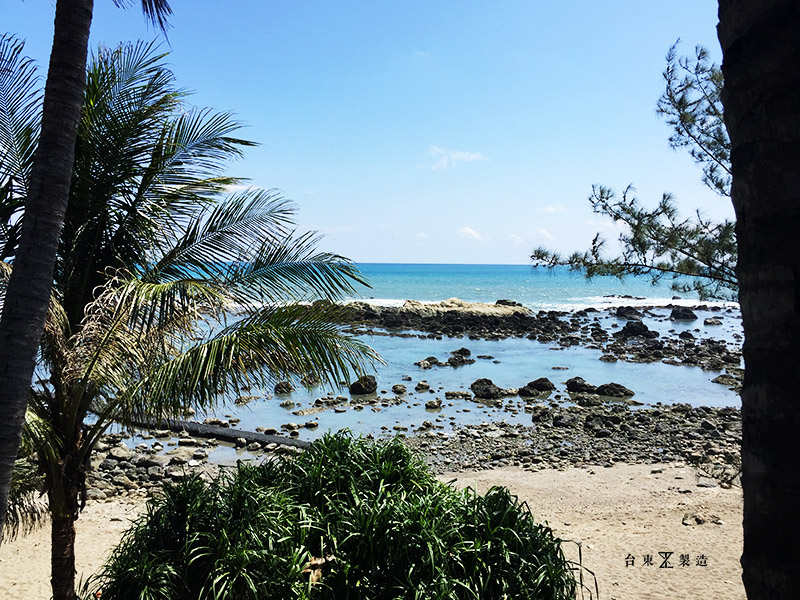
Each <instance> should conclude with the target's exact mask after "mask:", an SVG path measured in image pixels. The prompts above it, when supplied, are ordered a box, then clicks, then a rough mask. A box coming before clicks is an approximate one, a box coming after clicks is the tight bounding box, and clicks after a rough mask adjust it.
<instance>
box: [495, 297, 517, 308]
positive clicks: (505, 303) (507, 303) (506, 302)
mask: <svg viewBox="0 0 800 600" xmlns="http://www.w3.org/2000/svg"><path fill="white" fill-rule="evenodd" d="M495 304H496V305H497V306H522V304H520V303H519V302H514V301H513V300H506V299H505V298H503V299H500V300H498V301H497V302H495Z"/></svg>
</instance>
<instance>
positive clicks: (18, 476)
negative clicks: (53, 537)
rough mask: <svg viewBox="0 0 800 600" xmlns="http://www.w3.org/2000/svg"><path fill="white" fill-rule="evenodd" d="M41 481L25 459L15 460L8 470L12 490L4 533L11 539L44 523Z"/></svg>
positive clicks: (35, 469) (45, 514)
mask: <svg viewBox="0 0 800 600" xmlns="http://www.w3.org/2000/svg"><path fill="white" fill-rule="evenodd" d="M43 486H44V478H43V476H42V475H41V474H40V473H39V472H38V470H37V468H36V465H34V464H33V463H32V462H30V460H28V459H24V458H21V459H17V460H16V461H15V462H14V467H13V470H12V471H11V487H10V489H9V493H8V508H7V512H6V521H5V526H4V534H5V537H6V539H10V540H13V539H15V538H17V537H18V536H20V535H25V534H26V533H28V532H30V531H32V530H34V529H37V528H38V527H41V526H43V525H44V524H45V523H46V522H47V517H48V505H47V501H46V500H43V499H42V496H41V494H42V489H43Z"/></svg>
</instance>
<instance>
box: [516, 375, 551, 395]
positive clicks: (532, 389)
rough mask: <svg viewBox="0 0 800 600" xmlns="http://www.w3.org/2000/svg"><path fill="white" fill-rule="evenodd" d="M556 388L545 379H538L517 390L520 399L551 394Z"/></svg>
mask: <svg viewBox="0 0 800 600" xmlns="http://www.w3.org/2000/svg"><path fill="white" fill-rule="evenodd" d="M554 389H556V386H555V385H554V384H553V382H552V381H550V380H549V379H548V378H547V377H539V379H535V380H533V381H530V382H528V383H527V384H525V385H524V386H522V387H521V388H519V395H520V396H522V397H531V396H538V395H539V394H540V393H542V392H552V391H553V390H554Z"/></svg>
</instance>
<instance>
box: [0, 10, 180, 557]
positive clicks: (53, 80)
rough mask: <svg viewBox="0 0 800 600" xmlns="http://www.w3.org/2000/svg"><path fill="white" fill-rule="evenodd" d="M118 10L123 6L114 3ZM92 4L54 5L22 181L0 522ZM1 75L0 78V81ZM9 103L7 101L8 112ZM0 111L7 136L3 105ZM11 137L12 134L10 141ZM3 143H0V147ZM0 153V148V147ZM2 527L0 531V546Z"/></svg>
mask: <svg viewBox="0 0 800 600" xmlns="http://www.w3.org/2000/svg"><path fill="white" fill-rule="evenodd" d="M114 3H115V4H117V5H118V6H124V5H126V4H129V3H130V0H114ZM93 8H94V0H57V2H56V14H55V24H54V34H53V48H52V51H51V54H50V65H49V68H48V75H47V85H46V90H45V94H44V108H43V115H42V119H41V131H40V133H39V136H38V139H39V143H38V145H37V147H36V157H35V160H34V161H33V162H32V169H31V172H30V173H29V179H28V188H27V190H28V198H27V201H26V205H25V220H24V222H25V224H24V227H22V230H21V236H20V240H19V248H20V252H19V257H18V259H17V261H16V265H15V266H16V268H15V269H14V274H13V276H12V278H11V281H10V282H9V285H8V289H7V290H6V295H5V302H4V304H3V311H2V315H0V524H1V523H3V522H4V520H5V512H6V505H7V501H8V490H9V485H10V482H11V473H12V469H13V466H14V461H15V459H16V456H17V451H18V449H19V444H20V438H21V435H22V423H23V418H24V415H25V406H26V404H27V401H28V388H29V386H30V381H31V377H32V375H33V371H34V368H35V364H36V351H37V348H38V346H39V340H40V339H41V336H42V329H43V327H44V320H45V315H46V314H47V310H48V304H49V301H50V290H51V288H52V286H53V265H54V263H55V257H56V251H57V249H58V244H59V234H60V232H61V227H62V225H63V221H64V215H65V213H66V209H67V199H68V196H69V187H70V178H71V176H72V163H73V156H74V155H73V151H74V148H75V137H76V132H77V128H78V121H79V119H80V111H81V105H82V102H83V91H84V89H83V88H84V82H85V79H84V78H85V76H86V57H87V54H88V46H89V29H90V26H91V22H92V10H93ZM142 10H143V11H144V13H145V15H146V16H147V18H148V19H149V20H150V21H152V22H153V23H154V24H156V25H157V26H159V27H160V28H161V29H162V30H164V29H165V28H166V18H167V17H168V16H169V15H170V14H171V12H172V11H171V9H170V6H169V2H168V0H142ZM7 77H9V74H8V73H4V72H0V79H5V78H7ZM13 105H14V103H13V102H12V103H11V106H12V107H13ZM3 108H4V110H3V111H0V115H2V117H0V121H2V125H0V129H2V130H3V131H2V135H3V136H5V135H8V134H9V130H8V129H7V128H6V126H8V125H9V123H8V120H7V119H6V117H10V116H12V115H13V113H12V112H10V111H8V108H9V107H8V106H4V107H3ZM16 133H17V132H16V131H12V132H11V135H15V134H16ZM7 141H8V139H6V138H5V137H3V138H0V147H2V145H3V144H5V143H7ZM0 151H2V149H0ZM2 541H3V529H2V527H0V544H1V543H2Z"/></svg>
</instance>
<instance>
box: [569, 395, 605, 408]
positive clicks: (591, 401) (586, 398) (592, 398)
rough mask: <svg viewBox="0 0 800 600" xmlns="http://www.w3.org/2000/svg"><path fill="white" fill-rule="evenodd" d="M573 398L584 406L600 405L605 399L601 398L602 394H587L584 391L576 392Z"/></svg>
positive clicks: (576, 402)
mask: <svg viewBox="0 0 800 600" xmlns="http://www.w3.org/2000/svg"><path fill="white" fill-rule="evenodd" d="M571 398H572V401H573V402H574V403H575V404H577V405H578V406H583V407H589V406H600V405H602V404H603V401H602V400H600V396H598V395H597V394H587V393H585V392H584V393H579V394H574V395H573V396H572V397H571Z"/></svg>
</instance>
